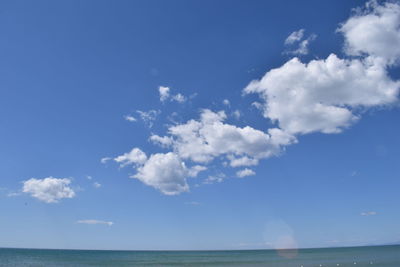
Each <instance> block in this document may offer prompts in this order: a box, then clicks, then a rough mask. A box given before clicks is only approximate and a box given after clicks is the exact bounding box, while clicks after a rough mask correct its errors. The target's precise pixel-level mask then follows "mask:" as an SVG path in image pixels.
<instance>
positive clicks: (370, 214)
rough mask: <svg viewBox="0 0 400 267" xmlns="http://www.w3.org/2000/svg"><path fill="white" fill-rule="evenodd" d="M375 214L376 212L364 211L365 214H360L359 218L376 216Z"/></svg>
mask: <svg viewBox="0 0 400 267" xmlns="http://www.w3.org/2000/svg"><path fill="white" fill-rule="evenodd" d="M376 214H377V212H376V211H365V212H361V214H360V215H361V216H374V215H376Z"/></svg>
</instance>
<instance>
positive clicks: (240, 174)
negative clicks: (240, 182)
mask: <svg viewBox="0 0 400 267" xmlns="http://www.w3.org/2000/svg"><path fill="white" fill-rule="evenodd" d="M252 175H256V173H255V172H254V171H253V170H251V169H248V168H246V169H243V170H240V171H237V172H236V176H237V177H240V178H243V177H246V176H252Z"/></svg>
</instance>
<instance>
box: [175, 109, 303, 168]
mask: <svg viewBox="0 0 400 267" xmlns="http://www.w3.org/2000/svg"><path fill="white" fill-rule="evenodd" d="M225 119H226V114H225V112H223V111H220V112H213V111H211V110H208V109H205V110H203V111H202V112H201V114H200V119H199V120H189V121H188V122H186V123H184V124H180V125H175V126H172V127H170V128H169V130H168V131H169V133H170V134H171V136H172V137H173V140H174V141H173V144H172V146H173V148H174V150H175V151H176V153H178V154H179V155H180V157H181V158H183V159H190V160H192V161H194V162H199V163H207V162H209V161H211V160H213V159H214V158H215V157H218V156H221V155H226V156H229V157H230V158H229V159H230V160H231V161H232V160H234V159H236V158H241V157H244V156H246V157H248V158H251V159H261V158H267V157H270V156H274V155H275V156H276V155H278V154H279V153H280V152H281V150H282V148H283V146H285V145H289V144H291V143H294V142H296V139H295V138H294V137H293V136H291V135H289V134H287V133H284V132H282V131H281V130H279V129H270V130H269V131H268V133H264V132H262V131H259V130H256V129H254V128H252V127H250V126H246V127H243V128H240V127H237V126H234V125H231V124H227V123H224V122H223V121H224V120H225Z"/></svg>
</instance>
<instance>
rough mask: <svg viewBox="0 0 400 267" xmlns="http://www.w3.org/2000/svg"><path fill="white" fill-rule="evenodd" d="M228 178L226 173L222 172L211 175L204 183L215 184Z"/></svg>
mask: <svg viewBox="0 0 400 267" xmlns="http://www.w3.org/2000/svg"><path fill="white" fill-rule="evenodd" d="M225 178H226V175H225V174H223V173H220V174H218V175H210V176H208V177H207V179H205V180H204V181H203V184H215V183H222V182H223V181H224V180H225Z"/></svg>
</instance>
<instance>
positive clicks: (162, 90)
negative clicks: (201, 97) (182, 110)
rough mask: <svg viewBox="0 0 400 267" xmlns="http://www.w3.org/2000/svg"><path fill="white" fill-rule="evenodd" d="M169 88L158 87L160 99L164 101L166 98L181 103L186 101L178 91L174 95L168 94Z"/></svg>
mask: <svg viewBox="0 0 400 267" xmlns="http://www.w3.org/2000/svg"><path fill="white" fill-rule="evenodd" d="M170 91H171V89H170V88H169V87H166V86H160V87H158V92H159V94H160V101H161V102H165V101H167V100H170V101H176V102H178V103H183V102H185V101H186V97H185V96H184V95H182V94H180V93H178V94H176V95H171V94H170Z"/></svg>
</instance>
